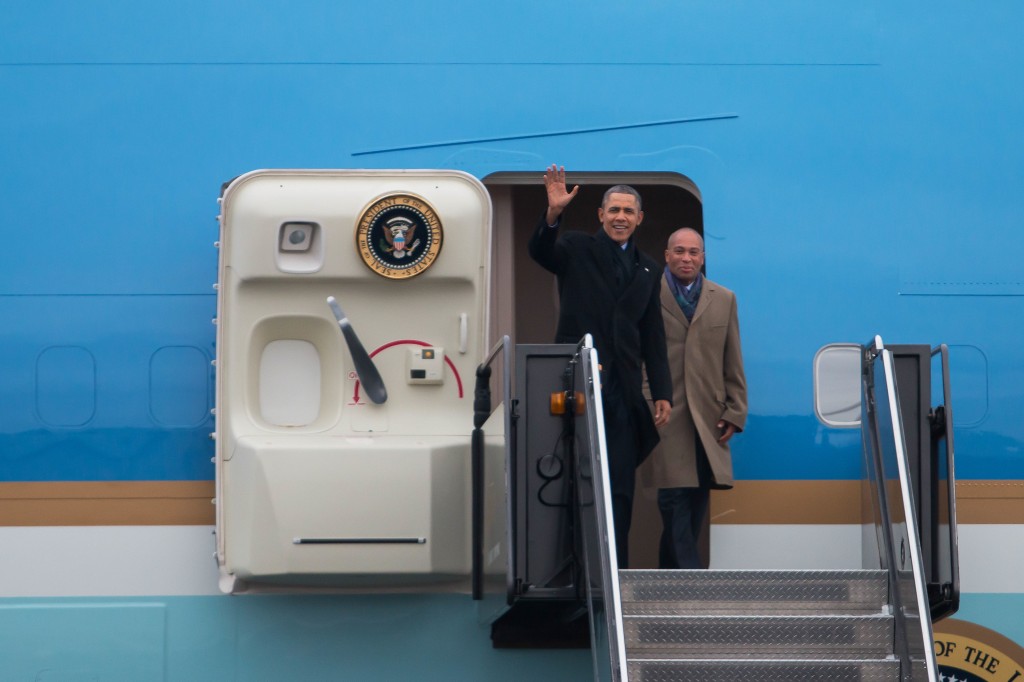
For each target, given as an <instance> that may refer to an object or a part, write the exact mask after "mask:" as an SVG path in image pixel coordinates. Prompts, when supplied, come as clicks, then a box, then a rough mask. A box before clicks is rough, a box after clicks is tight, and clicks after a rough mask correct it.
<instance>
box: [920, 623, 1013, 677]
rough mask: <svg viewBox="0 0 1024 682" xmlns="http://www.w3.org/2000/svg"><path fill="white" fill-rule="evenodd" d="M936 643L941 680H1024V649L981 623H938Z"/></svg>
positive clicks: (936, 626)
mask: <svg viewBox="0 0 1024 682" xmlns="http://www.w3.org/2000/svg"><path fill="white" fill-rule="evenodd" d="M934 646H935V659H936V662H937V663H938V664H939V679H940V680H941V682H1024V648H1021V646H1020V645H1019V644H1017V643H1015V642H1013V641H1012V640H1010V639H1008V638H1007V637H1004V636H1003V635H1001V634H999V633H998V632H995V631H994V630H989V629H988V628H986V627H982V626H981V625H978V624H977V623H971V622H970V621H965V620H957V619H955V618H947V619H946V620H943V621H940V622H938V623H936V624H935V641H934Z"/></svg>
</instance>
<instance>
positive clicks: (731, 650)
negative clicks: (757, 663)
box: [623, 615, 893, 658]
mask: <svg viewBox="0 0 1024 682" xmlns="http://www.w3.org/2000/svg"><path fill="white" fill-rule="evenodd" d="M623 635H624V638H625V643H626V652H627V656H628V657H629V658H773V657H785V658H837V657H838V658H885V657H887V656H889V655H891V654H892V643H893V619H892V617H891V616H886V615H866V616H865V615H860V616H627V617H625V618H624V619H623Z"/></svg>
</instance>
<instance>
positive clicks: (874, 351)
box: [861, 336, 939, 681]
mask: <svg viewBox="0 0 1024 682" xmlns="http://www.w3.org/2000/svg"><path fill="white" fill-rule="evenodd" d="M864 353H865V359H864V373H863V380H862V384H861V385H862V403H861V404H862V420H861V430H862V434H863V439H864V444H865V446H866V448H865V457H866V458H867V457H868V455H869V453H870V458H869V459H868V461H867V462H866V463H867V464H868V467H869V471H873V472H874V473H875V478H876V484H877V485H876V486H875V491H876V495H877V506H876V507H875V509H877V510H878V512H879V514H880V518H879V519H877V522H878V523H879V524H880V531H881V533H880V538H879V547H878V549H879V554H880V558H881V563H882V566H881V567H882V568H884V569H887V570H888V573H889V584H890V594H891V600H892V603H893V605H894V607H895V608H894V616H895V622H896V642H895V646H894V649H895V652H896V655H897V656H898V658H899V659H900V667H901V678H902V679H903V680H911V679H913V670H914V668H915V667H917V666H920V665H921V663H923V665H924V668H925V671H926V673H927V675H928V679H930V680H936V681H937V680H938V679H939V677H938V662H937V660H936V658H935V651H934V649H933V647H932V626H931V619H930V618H929V617H926V616H925V614H926V613H927V612H928V606H927V605H928V597H927V594H926V577H925V570H924V562H923V556H922V552H921V538H920V534H919V529H918V525H917V514H916V512H915V505H914V494H913V488H912V482H911V478H910V462H909V459H908V457H907V448H906V442H905V438H904V433H903V420H902V417H901V413H900V409H899V399H898V396H897V387H896V380H895V374H894V372H893V358H892V353H891V352H890V351H888V350H886V349H885V347H884V345H883V344H882V339H881V337H879V336H875V338H874V339H873V341H872V342H871V343H870V344H869V345H868V346H866V347H865V349H864ZM890 485H892V488H890Z"/></svg>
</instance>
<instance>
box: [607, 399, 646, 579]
mask: <svg viewBox="0 0 1024 682" xmlns="http://www.w3.org/2000/svg"><path fill="white" fill-rule="evenodd" d="M616 389H617V387H616V386H615V385H614V383H610V385H607V386H605V390H603V391H602V392H601V400H602V402H603V405H604V434H605V444H606V445H607V448H608V475H609V478H610V479H611V480H610V481H609V483H610V484H611V494H612V515H613V517H614V520H615V552H616V554H617V555H618V564H619V568H628V567H629V528H630V525H631V524H632V520H633V494H634V491H635V488H636V467H637V462H639V461H640V456H639V455H640V439H639V435H638V432H637V428H636V425H635V423H634V419H633V416H632V411H631V410H630V406H629V405H628V404H626V402H625V401H624V400H623V399H622V392H621V391H619V390H616Z"/></svg>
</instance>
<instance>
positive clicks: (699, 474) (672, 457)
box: [641, 227, 747, 568]
mask: <svg viewBox="0 0 1024 682" xmlns="http://www.w3.org/2000/svg"><path fill="white" fill-rule="evenodd" d="M703 266H704V240H703V239H702V238H701V236H700V234H699V233H698V232H697V231H696V230H693V229H690V228H685V227H684V228H682V229H679V230H676V231H675V232H673V233H672V235H671V236H670V237H669V239H668V248H666V250H665V272H664V277H665V279H664V281H663V284H664V285H665V286H663V287H662V288H661V312H662V317H663V319H664V321H665V339H666V342H667V345H668V360H669V367H670V369H671V372H672V387H673V391H672V393H673V395H672V411H671V414H670V416H669V422H668V424H666V425H665V426H663V427H661V429H660V431H659V434H660V435H661V442H660V443H659V444H658V447H657V448H655V450H654V451H653V452H652V453H651V456H650V457H649V458H648V459H647V461H646V462H645V463H644V466H643V469H642V472H641V477H642V480H643V482H644V484H645V485H646V486H647V487H655V488H658V508H659V510H660V511H661V518H662V525H663V531H662V535H661V544H660V547H659V552H658V554H659V556H658V563H659V567H660V568H701V565H700V559H699V556H698V553H697V538H698V537H699V535H700V530H701V527H702V526H703V524H704V518H705V516H706V515H707V509H708V497H709V490H710V489H711V488H718V489H723V488H731V487H732V483H733V477H732V456H731V455H730V453H729V439H730V438H732V436H733V434H735V433H738V432H740V431H742V430H743V426H744V424H745V423H746V420H747V381H746V377H745V375H744V373H743V355H742V352H741V350H740V329H739V317H738V315H737V312H736V296H735V294H733V292H732V291H730V290H729V289H726V288H725V287H723V286H721V285H719V284H716V283H714V282H712V281H710V280H708V279H706V278H705V277H704V276H703V275H702V274H701V268H702V267H703Z"/></svg>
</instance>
